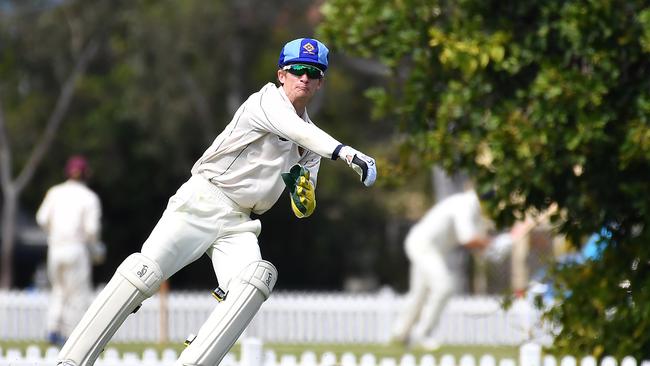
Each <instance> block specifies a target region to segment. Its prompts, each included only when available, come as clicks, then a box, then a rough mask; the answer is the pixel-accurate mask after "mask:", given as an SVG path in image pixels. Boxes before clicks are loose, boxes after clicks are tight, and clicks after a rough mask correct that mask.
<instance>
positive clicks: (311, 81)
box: [278, 65, 323, 103]
mask: <svg viewBox="0 0 650 366" xmlns="http://www.w3.org/2000/svg"><path fill="white" fill-rule="evenodd" d="M294 66H298V65H294ZM298 74H302V75H298ZM316 76H317V74H316V73H314V72H312V71H310V70H305V69H300V70H293V69H291V70H278V80H279V81H280V82H281V83H282V84H283V88H284V92H285V93H286V94H287V96H288V97H289V100H290V101H291V102H292V103H293V102H294V101H302V102H304V103H306V102H308V101H309V100H310V99H311V98H312V97H313V96H314V94H315V93H316V91H317V90H318V89H320V87H321V85H322V83H323V79H322V76H321V77H320V78H316Z"/></svg>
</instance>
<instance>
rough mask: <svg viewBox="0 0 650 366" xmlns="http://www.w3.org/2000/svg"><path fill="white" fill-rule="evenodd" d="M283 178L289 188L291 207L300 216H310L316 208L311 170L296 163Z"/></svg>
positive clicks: (283, 174)
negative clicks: (310, 178) (310, 176)
mask: <svg viewBox="0 0 650 366" xmlns="http://www.w3.org/2000/svg"><path fill="white" fill-rule="evenodd" d="M281 175H282V180H283V181H284V184H286V185H287V187H288V188H289V196H290V198H291V209H292V210H293V213H294V214H295V215H296V216H297V217H299V218H303V217H308V216H309V215H311V214H312V213H313V212H314V209H316V192H315V190H314V185H313V184H312V182H311V181H310V180H309V170H307V169H306V168H304V167H302V166H300V165H299V164H296V165H294V166H292V167H291V170H289V172H288V173H282V174H281Z"/></svg>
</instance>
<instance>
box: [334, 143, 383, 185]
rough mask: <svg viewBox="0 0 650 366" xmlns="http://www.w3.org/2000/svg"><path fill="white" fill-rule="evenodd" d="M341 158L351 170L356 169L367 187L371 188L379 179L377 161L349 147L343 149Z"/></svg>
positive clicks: (340, 152)
mask: <svg viewBox="0 0 650 366" xmlns="http://www.w3.org/2000/svg"><path fill="white" fill-rule="evenodd" d="M339 158H341V159H343V160H344V161H345V162H346V163H347V164H348V165H349V166H350V168H352V169H354V171H355V172H357V174H359V176H360V177H361V181H362V182H363V184H364V185H365V186H366V187H370V186H371V185H373V184H374V183H375V179H377V164H376V163H375V159H373V158H371V157H370V156H367V155H365V154H363V153H362V152H360V151H357V150H355V149H353V148H351V147H349V146H343V147H341V150H340V151H339Z"/></svg>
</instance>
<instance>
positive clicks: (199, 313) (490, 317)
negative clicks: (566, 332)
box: [0, 289, 549, 345]
mask: <svg viewBox="0 0 650 366" xmlns="http://www.w3.org/2000/svg"><path fill="white" fill-rule="evenodd" d="M48 296H49V293H47V292H20V291H9V292H0V340H3V339H4V340H42V339H44V337H45V329H44V324H45V314H46V309H47V303H48ZM404 300H405V297H404V296H403V295H400V294H396V293H395V292H393V291H391V290H389V289H384V290H382V291H379V292H377V293H367V294H350V293H298V292H277V293H274V294H273V295H272V296H271V297H270V298H269V300H268V301H266V302H265V303H264V305H263V306H262V308H261V310H260V312H259V313H258V314H257V315H256V317H255V318H254V319H253V321H252V322H251V324H250V325H249V327H248V328H247V329H246V331H245V333H244V335H243V336H244V337H255V338H259V339H261V340H262V341H264V342H274V343H289V342H290V343H357V344H364V343H385V342H388V341H389V340H390V328H391V325H392V324H393V322H394V319H395V317H396V316H397V314H398V312H399V310H400V309H401V307H402V306H403V303H404ZM215 305H216V301H215V300H214V299H213V298H212V297H211V296H210V294H209V293H207V292H205V293H204V292H172V293H170V294H169V296H168V298H167V314H168V317H167V330H166V332H162V333H161V330H162V329H161V321H160V298H159V297H158V296H154V297H153V298H151V299H149V300H147V301H145V303H144V304H143V306H142V308H141V309H140V310H139V311H138V312H137V313H136V314H134V315H132V316H130V317H129V318H128V319H127V321H126V322H125V323H124V325H123V326H122V327H121V328H120V329H119V331H118V332H117V333H116V335H115V337H114V338H113V339H114V340H115V341H120V342H132V341H138V342H155V341H158V340H159V339H160V335H161V334H163V333H164V334H167V339H168V340H170V341H179V342H182V341H183V340H184V339H185V338H186V337H187V336H188V335H189V334H191V333H194V334H195V333H196V332H197V331H198V329H199V327H200V326H201V324H203V322H204V320H205V319H206V318H207V317H208V315H209V314H210V312H211V311H212V310H213V308H214V306H215ZM538 323H539V313H538V312H537V311H536V310H535V309H534V308H533V307H532V306H530V304H529V303H528V302H526V301H524V300H521V301H517V302H515V304H514V305H513V306H512V308H510V309H509V310H508V311H504V310H503V309H502V308H501V305H500V302H499V298H497V297H476V296H474V297H460V296H459V297H454V298H452V299H451V300H450V302H449V303H448V306H447V307H446V309H445V311H444V313H443V315H442V319H441V322H440V326H439V327H438V328H437V330H436V332H437V336H438V338H439V339H440V341H441V342H442V343H444V344H468V345H469V344H477V345H518V344H522V343H523V342H526V341H531V340H534V341H536V342H540V343H546V342H548V339H549V337H548V336H547V332H545V331H544V329H543V328H541V327H540V325H539V324H538Z"/></svg>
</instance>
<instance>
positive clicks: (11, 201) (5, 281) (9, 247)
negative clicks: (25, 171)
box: [0, 186, 18, 290]
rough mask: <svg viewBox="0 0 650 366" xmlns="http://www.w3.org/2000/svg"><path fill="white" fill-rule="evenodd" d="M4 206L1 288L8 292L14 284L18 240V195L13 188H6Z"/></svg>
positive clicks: (0, 272)
mask: <svg viewBox="0 0 650 366" xmlns="http://www.w3.org/2000/svg"><path fill="white" fill-rule="evenodd" d="M3 193H4V194H3V198H4V199H3V200H4V202H3V206H2V266H0V268H2V269H1V270H0V288H2V289H5V290H8V289H9V288H10V287H11V284H12V283H13V282H12V281H13V265H12V264H13V263H12V262H13V259H14V258H13V257H14V241H15V240H16V208H17V197H18V194H17V192H16V190H15V189H14V188H13V186H10V187H5V189H4V191H3Z"/></svg>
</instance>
